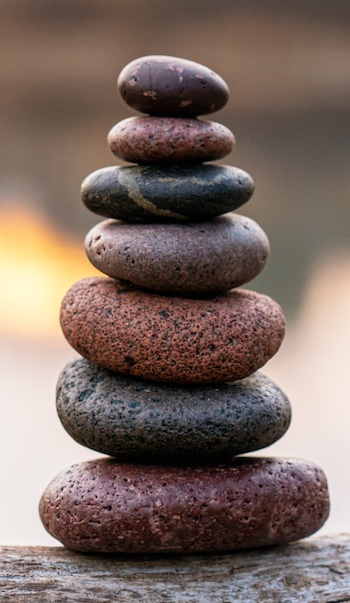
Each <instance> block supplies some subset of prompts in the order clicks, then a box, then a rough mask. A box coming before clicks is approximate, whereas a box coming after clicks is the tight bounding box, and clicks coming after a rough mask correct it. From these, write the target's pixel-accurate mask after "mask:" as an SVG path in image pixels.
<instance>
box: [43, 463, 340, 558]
mask: <svg viewBox="0 0 350 603" xmlns="http://www.w3.org/2000/svg"><path fill="white" fill-rule="evenodd" d="M39 509H40V516H41V519H42V521H43V524H44V526H45V528H46V529H47V531H48V532H49V533H50V534H51V536H53V537H54V538H57V539H58V540H59V541H60V542H61V543H62V544H63V545H64V546H66V547H67V548H68V549H72V550H76V551H82V552H94V553H172V552H173V553H198V552H210V551H213V552H214V551H231V550H235V549H241V548H251V547H262V546H269V545H276V544H285V543H287V542H291V541H294V540H298V539H299V538H304V537H305V536H309V535H310V534H312V533H314V532H315V531H316V530H318V529H319V528H320V527H321V526H322V524H323V523H324V521H325V520H326V518H327V516H328V512H329V500H328V493H327V483H326V478H325V476H324V474H323V472H322V470H321V469H319V468H318V467H317V466H316V465H314V464H313V463H310V462H307V461H303V460H299V459H274V458H254V457H251V458H249V457H241V458H237V459H235V460H233V461H232V462H231V463H229V464H228V465H221V466H190V467H188V466H181V465H180V466H171V465H163V466H162V465H161V466H157V465H146V464H131V463H120V462H118V461H117V460H115V459H98V460H92V461H87V462H84V463H81V464H78V465H73V466H72V467H71V468H70V469H68V470H65V471H63V472H62V473H60V474H59V475H58V476H57V477H56V478H55V479H54V480H53V481H52V482H51V484H49V486H48V487H47V489H46V490H45V492H44V494H43V496H42V499H41V501H40V508H39Z"/></svg>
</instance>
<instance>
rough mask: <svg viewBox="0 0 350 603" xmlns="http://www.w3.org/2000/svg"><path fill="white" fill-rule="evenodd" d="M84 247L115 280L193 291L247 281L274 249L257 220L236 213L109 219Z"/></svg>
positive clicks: (208, 290)
mask: <svg viewBox="0 0 350 603" xmlns="http://www.w3.org/2000/svg"><path fill="white" fill-rule="evenodd" d="M85 250H86V253H87V256H88V258H89V260H90V262H91V263H92V264H93V265H94V266H95V267H96V268H97V269H98V270H100V271H101V272H104V273H105V274H107V275H108V276H111V277H112V278H119V279H125V280H127V281H130V282H131V283H133V284H134V285H136V286H137V287H142V288H146V289H152V290H155V291H162V292H167V293H176V294H194V293H212V292H220V291H226V290H228V289H232V288H233V287H238V286H239V285H242V284H243V283H247V282H249V281H250V280H252V279H253V278H255V277H256V276H257V275H258V274H259V272H261V270H262V269H263V268H264V266H265V264H266V262H267V260H268V257H269V250H270V247H269V242H268V238H267V236H266V235H265V233H264V231H263V230H262V229H261V228H260V226H258V224H256V222H254V221H253V220H251V219H250V218H246V217H244V216H239V215H237V214H233V213H232V214H225V215H224V216H220V217H218V218H214V219H213V220H211V221H210V222H200V223H191V224H179V223H178V224H127V223H125V222H117V221H115V220H106V221H104V222H101V223H100V224H97V225H96V226H95V227H94V228H92V230H90V232H89V233H88V235H87V237H86V239H85Z"/></svg>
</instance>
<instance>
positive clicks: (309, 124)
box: [0, 0, 350, 544]
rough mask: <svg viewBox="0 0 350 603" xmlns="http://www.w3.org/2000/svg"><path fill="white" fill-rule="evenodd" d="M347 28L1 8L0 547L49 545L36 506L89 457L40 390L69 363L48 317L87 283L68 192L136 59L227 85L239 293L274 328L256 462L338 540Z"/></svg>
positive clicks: (272, 7)
mask: <svg viewBox="0 0 350 603" xmlns="http://www.w3.org/2000/svg"><path fill="white" fill-rule="evenodd" d="M349 25H350V4H349V2H348V0H317V1H316V0H315V1H313V0H309V1H308V2H295V1H293V0H285V1H284V2H277V1H276V0H264V2H261V1H259V0H245V1H244V2H243V1H239V0H215V2H214V1H210V0H176V2H171V1H170V0H99V2H94V1H93V0H0V46H1V60H0V90H1V92H0V128H1V144H0V274H1V284H0V367H1V369H0V370H1V379H0V429H1V436H0V447H1V451H0V453H1V482H0V483H1V497H0V544H55V541H54V540H53V539H52V538H51V537H50V536H48V535H47V534H46V533H45V531H44V529H43V528H42V526H41V523H40V520H39V518H38V513H37V505H38V501H39V498H40V496H41V493H42V491H43V490H44V488H45V487H46V485H47V484H48V482H49V481H50V480H51V479H52V478H53V477H54V476H55V475H56V474H57V473H58V472H59V471H60V470H61V469H63V468H65V467H67V466H68V465H70V464H73V463H75V462H78V461H81V460H84V459H88V458H94V457H96V456H98V455H97V454H96V453H94V452H92V451H88V450H86V449H84V448H82V447H81V446H79V445H78V444H76V443H75V442H73V441H72V440H71V439H70V438H69V436H68V435H67V434H66V433H65V432H64V430H63V428H62V427H61V425H60V423H59V419H58V418H57V416H56V411H55V387H56V381H57V377H58V374H59V372H60V371H61V370H62V369H63V367H64V365H65V363H66V362H67V361H68V360H70V359H71V358H72V357H73V356H74V354H75V352H74V351H73V350H72V349H71V348H70V347H69V345H68V344H67V343H66V342H65V341H64V339H63V335H62V334H61V332H60V328H59V324H58V312H59V306H60V302H61V299H62V297H63V296H64V295H65V293H66V291H67V290H68V288H69V287H70V286H71V285H72V284H73V283H74V282H75V281H77V280H78V279H80V278H83V277H85V276H90V275H92V274H94V273H95V271H94V269H93V268H92V266H90V265H89V263H88V261H87V260H86V259H85V255H84V251H83V240H84V237H85V234H86V233H87V231H88V230H89V229H90V228H91V227H92V226H93V225H94V224H96V223H97V222H99V221H100V220H102V219H103V218H99V217H98V216H96V215H93V214H90V213H89V212H88V210H86V209H85V208H84V206H83V205H82V203H81V201H80V198H79V188H80V183H81V181H82V180H83V179H84V178H85V176H87V175H88V174H89V173H90V172H92V171H94V170H95V169H98V168H100V167H104V166H107V165H113V164H115V163H116V162H117V161H116V159H115V158H114V157H113V155H111V153H110V152H109V150H108V147H107V144H106V136H107V133H108V131H109V130H110V128H111V127H112V126H113V125H114V124H115V123H116V122H117V121H119V120H120V119H123V118H125V117H128V116H130V115H133V114H135V113H134V112H133V111H132V110H130V109H129V108H128V107H127V106H126V105H124V104H123V102H122V100H121V99H120V98H119V97H118V94H117V89H116V79H117V76H118V74H119V72H120V71H121V69H122V68H123V66H124V65H125V64H126V63H128V62H129V61H131V60H133V59H135V58H137V57H139V56H142V55H147V54H167V55H174V56H180V57H185V58H188V59H192V60H195V61H198V62H200V63H203V64H205V65H207V66H209V67H211V68H212V69H214V70H215V71H217V72H218V73H219V74H220V75H221V76H222V77H223V78H224V79H225V80H226V81H227V83H228V85H229V88H230V91H231V97H230V101H229V103H228V105H227V107H225V108H224V109H223V110H221V111H220V113H218V114H214V115H213V116H212V119H214V120H216V121H220V122H222V123H223V124H225V125H226V126H228V127H229V128H230V129H231V130H232V131H233V132H234V134H235V136H236V139H237V149H236V151H235V152H234V153H232V155H231V156H229V157H227V158H225V160H224V161H223V162H224V163H227V164H230V165H236V166H238V167H241V168H243V169H245V170H246V171H248V172H249V173H250V174H251V175H252V176H253V178H254V180H255V183H256V192H255V194H254V196H253V198H252V200H251V201H250V202H249V203H248V204H247V205H246V206H244V207H243V208H242V210H241V213H242V214H244V215H248V216H250V217H251V218H253V219H254V220H256V221H257V222H258V223H259V224H260V225H261V226H262V227H263V229H264V230H265V231H266V233H267V235H268V236H269V239H270V242H271V248H272V254H271V260H270V262H269V264H268V266H267V267H266V269H265V270H264V272H263V274H262V275H261V276H259V277H258V278H257V279H255V281H253V282H252V283H251V284H250V285H249V286H250V287H252V288H253V289H255V290H257V291H261V292H263V293H267V294H268V295H270V296H271V297H273V298H274V299H276V300H277V301H278V302H279V303H280V304H281V305H282V306H283V308H284V310H285V313H286V316H287V323H288V330H287V335H286V339H285V342H284V344H283V345H282V348H281V350H280V352H279V353H278V354H277V356H276V357H275V358H273V359H272V360H271V361H270V362H269V363H268V364H267V365H266V367H264V372H265V373H266V374H268V375H269V376H270V377H272V378H273V379H274V380H275V381H276V382H277V383H278V385H279V386H280V387H281V388H282V389H283V390H284V391H285V392H286V394H287V395H288V396H289V398H290V400H291V404H292V408H293V422H292V425H291V427H290V429H289V432H288V433H287V434H286V435H285V436H284V438H283V439H282V440H281V441H280V442H278V443H276V444H275V445H273V446H271V447H270V448H268V449H267V450H266V452H265V451H262V452H261V453H260V454H268V455H274V454H276V455H288V456H295V457H304V458H308V459H309V460H312V461H315V462H316V463H318V464H319V465H321V466H322V467H323V469H324V470H325V472H326V474H327V476H328V480H329V486H330V493H331V502H332V512H331V516H330V519H329V520H328V522H327V524H326V525H325V527H324V528H323V530H322V531H323V532H332V531H340V530H347V531H349V530H350V513H349V497H350V480H349V470H348V465H349V460H350V454H349V453H350V447H349V436H348V433H349V422H350V385H349V380H348V372H349V360H350V357H349V346H350V312H349V308H350V239H349V230H350V207H349V189H350V186H349V185H350V170H349V159H350V157H349V155H350V153H349V108H350V37H349Z"/></svg>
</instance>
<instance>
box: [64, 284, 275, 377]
mask: <svg viewBox="0 0 350 603" xmlns="http://www.w3.org/2000/svg"><path fill="white" fill-rule="evenodd" d="M61 326H62V329H63V333H64V335H65V337H66V339H67V341H68V342H69V343H70V344H71V345H72V346H73V348H75V349H76V350H77V351H78V352H79V353H80V354H81V355H82V356H84V357H85V358H87V359H88V360H91V362H94V363H95V364H97V365H99V366H103V367H105V368H107V369H110V370H114V371H117V372H119V373H122V374H128V375H133V376H135V377H141V378H144V379H149V380H154V381H164V382H173V383H208V382H209V383H210V382H221V381H235V380H237V379H243V378H244V377H247V376H248V375H250V374H251V373H253V372H254V371H256V370H257V369H258V368H260V367H261V366H263V365H264V364H265V363H266V362H267V360H268V359H269V358H271V356H273V355H274V354H275V353H276V352H277V350H278V348H279V347H280V345H281V342H282V339H283V336H284V330H285V320H284V316H283V312H282V310H281V308H280V306H279V305H278V304H277V303H276V302H274V301H273V300H272V299H271V298H269V297H267V296H266V295H262V294H259V293H255V292H252V291H245V290H242V289H234V290H232V291H229V292H227V293H224V294H221V295H217V296H215V297H202V298H196V299H194V298H188V297H186V298H184V297H168V296H164V295H160V294H156V293H151V292H146V291H141V290H138V289H135V288H133V287H132V286H131V285H128V284H127V283H125V282H124V281H117V280H114V279H110V278H107V277H93V278H88V279H83V280H81V281H79V282H77V283H76V284H75V285H73V287H71V289H70V290H69V291H68V293H67V294H66V296H65V298H64V300H63V302H62V307H61Z"/></svg>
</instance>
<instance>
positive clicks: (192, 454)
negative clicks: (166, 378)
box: [57, 358, 291, 462]
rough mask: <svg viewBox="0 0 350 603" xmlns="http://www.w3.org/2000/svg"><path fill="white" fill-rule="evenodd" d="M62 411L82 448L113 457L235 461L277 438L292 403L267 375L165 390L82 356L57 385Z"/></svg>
mask: <svg viewBox="0 0 350 603" xmlns="http://www.w3.org/2000/svg"><path fill="white" fill-rule="evenodd" d="M57 411H58V414H59V417H60V419H61V421H62V424H63V426H64V428H65V429H66V431H67V432H68V433H69V434H70V435H71V436H72V437H73V438H74V439H75V440H76V441H77V442H79V443H80V444H82V445H83V446H87V447H88V448H92V449H93V450H96V451H98V452H103V453H105V454H109V455H111V456H117V457H118V458H120V457H129V458H143V459H148V458H151V457H152V458H153V460H156V461H158V462H161V461H162V460H164V458H165V457H166V456H168V457H173V458H175V459H177V458H180V457H183V458H187V459H194V458H196V457H197V458H199V459H202V458H203V457H206V458H208V459H211V460H213V459H215V458H219V457H220V458H223V457H226V458H228V457H231V456H232V455H236V454H241V453H243V452H248V451H251V450H257V449H259V448H263V447H265V446H268V445H270V444H272V443H273V442H275V441H276V440H277V439H279V438H280V437H281V436H282V435H283V434H284V433H285V432H286V430H287V429H288V426H289V423H290V416H291V409H290V404H289V401H288V399H287V398H286V396H285V395H284V394H283V392H282V391H281V390H280V389H279V388H278V387H277V386H276V385H275V384H274V383H273V382H272V381H271V380H270V379H268V378H267V377H265V376H264V375H262V374H260V373H256V374H254V375H252V376H250V377H247V378H246V379H243V380H241V381H237V382H235V383H224V384H221V385H207V386H192V387H191V386H182V387H181V386H177V387H176V386H167V385H164V384H161V383H160V384H156V383H151V382H147V381H141V380H135V379H130V378H127V377H123V376H122V375H119V374H118V373H113V372H111V371H108V370H106V369H103V368H100V367H97V366H95V365H94V364H92V363H91V362H89V361H88V360H85V359H84V358H79V359H76V360H73V361H72V362H70V363H69V364H68V365H67V366H66V367H65V369H64V370H63V372H62V373H61V375H60V378H59V381H58V385H57Z"/></svg>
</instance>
